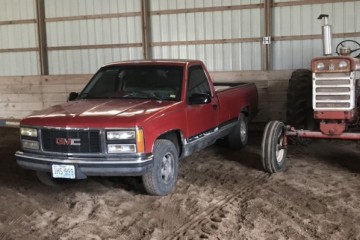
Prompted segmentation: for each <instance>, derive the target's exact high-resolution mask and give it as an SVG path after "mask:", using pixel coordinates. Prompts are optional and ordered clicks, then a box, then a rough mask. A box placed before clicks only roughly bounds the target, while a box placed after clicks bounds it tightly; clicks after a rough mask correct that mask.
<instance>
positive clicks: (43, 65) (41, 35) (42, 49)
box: [36, 0, 49, 75]
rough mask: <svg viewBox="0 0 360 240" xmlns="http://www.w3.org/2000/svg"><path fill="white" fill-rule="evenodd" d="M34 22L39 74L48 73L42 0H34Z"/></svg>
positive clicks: (43, 4)
mask: <svg viewBox="0 0 360 240" xmlns="http://www.w3.org/2000/svg"><path fill="white" fill-rule="evenodd" d="M36 22H37V33H38V46H39V58H40V74H41V75H49V61H48V52H47V40H46V25H45V3H44V0H36Z"/></svg>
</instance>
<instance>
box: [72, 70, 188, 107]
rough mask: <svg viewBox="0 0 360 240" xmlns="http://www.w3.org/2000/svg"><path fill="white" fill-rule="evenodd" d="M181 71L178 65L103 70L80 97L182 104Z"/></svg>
mask: <svg viewBox="0 0 360 240" xmlns="http://www.w3.org/2000/svg"><path fill="white" fill-rule="evenodd" d="M182 71H183V67H179V66H159V65H147V66H111V67H104V68H101V69H100V70H99V71H98V72H97V73H96V74H95V76H94V77H93V78H92V79H91V81H90V82H89V84H88V85H87V86H86V87H85V89H84V90H83V91H82V92H81V94H80V96H79V97H80V98H82V99H95V98H137V99H157V100H172V101H179V100H180V95H181V82H182V81H181V80H182Z"/></svg>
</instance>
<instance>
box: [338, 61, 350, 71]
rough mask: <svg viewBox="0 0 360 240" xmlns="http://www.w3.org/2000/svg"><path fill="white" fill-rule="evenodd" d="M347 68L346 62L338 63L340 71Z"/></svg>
mask: <svg viewBox="0 0 360 240" xmlns="http://www.w3.org/2000/svg"><path fill="white" fill-rule="evenodd" d="M348 66H349V64H348V62H347V61H340V62H339V68H340V69H345V68H347V67H348Z"/></svg>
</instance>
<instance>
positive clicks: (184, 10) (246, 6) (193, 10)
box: [150, 3, 263, 15]
mask: <svg viewBox="0 0 360 240" xmlns="http://www.w3.org/2000/svg"><path fill="white" fill-rule="evenodd" d="M262 7H263V4H261V3H259V4H244V5H234V6H222V7H203V8H182V9H169V10H159V11H152V12H151V13H150V14H151V15H168V14H180V13H200V12H222V11H233V10H243V9H256V8H262Z"/></svg>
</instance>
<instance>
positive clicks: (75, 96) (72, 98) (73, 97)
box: [68, 92, 79, 101]
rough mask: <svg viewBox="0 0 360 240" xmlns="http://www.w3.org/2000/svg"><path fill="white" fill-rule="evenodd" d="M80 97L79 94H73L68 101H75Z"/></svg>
mask: <svg viewBox="0 0 360 240" xmlns="http://www.w3.org/2000/svg"><path fill="white" fill-rule="evenodd" d="M78 96H79V93H77V92H71V93H70V94H69V98H68V101H74V100H75V99H76V98H77V97H78Z"/></svg>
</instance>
